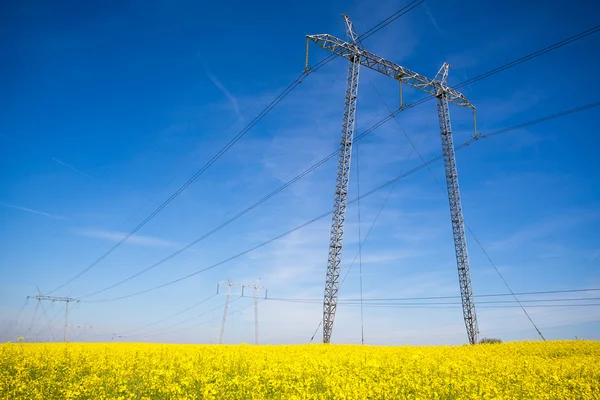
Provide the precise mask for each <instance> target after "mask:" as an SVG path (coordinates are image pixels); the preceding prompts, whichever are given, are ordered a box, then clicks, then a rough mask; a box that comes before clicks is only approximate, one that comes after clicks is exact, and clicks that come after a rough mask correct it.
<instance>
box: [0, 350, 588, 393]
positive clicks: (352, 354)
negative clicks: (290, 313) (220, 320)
mask: <svg viewBox="0 0 600 400" xmlns="http://www.w3.org/2000/svg"><path fill="white" fill-rule="evenodd" d="M0 398H2V399H558V400H562V399H600V342H590V341H553V342H525V343H505V344H486V345H477V346H466V345H465V346H440V347H433V346H432V347H408V346H401V347H373V346H359V345H297V346H252V345H231V346H219V345H158V344H129V343H102V344H100V343H99V344H83V343H70V344H59V343H48V344H29V343H6V344H1V345H0Z"/></svg>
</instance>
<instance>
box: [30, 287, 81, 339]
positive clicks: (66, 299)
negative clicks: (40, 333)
mask: <svg viewBox="0 0 600 400" xmlns="http://www.w3.org/2000/svg"><path fill="white" fill-rule="evenodd" d="M38 293H39V289H38ZM27 298H28V299H36V300H37V301H38V303H37V304H36V307H35V312H37V306H38V305H39V304H40V302H41V301H52V302H55V301H64V302H66V303H67V304H66V308H65V332H64V336H63V339H64V341H65V342H66V341H67V328H68V323H69V303H71V302H77V303H79V300H76V299H72V298H70V297H55V296H44V295H42V294H38V295H37V296H27ZM35 312H34V319H35ZM31 325H33V320H32V321H31ZM29 330H31V326H30V327H29Z"/></svg>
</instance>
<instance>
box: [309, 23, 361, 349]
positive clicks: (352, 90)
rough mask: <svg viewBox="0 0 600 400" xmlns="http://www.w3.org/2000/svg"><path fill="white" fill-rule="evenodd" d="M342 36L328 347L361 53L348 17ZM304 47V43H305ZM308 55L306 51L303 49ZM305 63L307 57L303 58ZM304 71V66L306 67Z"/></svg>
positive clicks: (328, 285) (329, 264) (326, 306)
mask: <svg viewBox="0 0 600 400" xmlns="http://www.w3.org/2000/svg"><path fill="white" fill-rule="evenodd" d="M344 21H345V23H346V34H347V36H348V38H349V39H350V40H351V42H352V43H351V44H348V46H350V48H351V49H352V52H351V53H349V57H347V58H348V77H347V81H346V97H345V100H344V117H343V119H342V134H341V138H340V151H339V156H338V166H337V176H336V180H335V193H334V197H333V213H332V216H331V231H330V234H329V254H328V257H327V273H326V276H325V296H324V301H323V342H324V343H329V342H330V340H331V331H332V329H333V321H334V319H335V311H336V309H337V299H338V292H339V289H340V269H341V263H342V243H343V240H344V223H345V222H346V204H347V202H348V182H349V179H350V160H351V158H352V142H353V140H354V121H355V119H356V100H357V97H358V73H359V67H360V62H359V58H360V57H357V56H356V54H358V52H359V50H360V49H362V45H361V43H360V42H359V41H358V40H357V39H358V35H357V34H356V31H355V30H354V27H353V25H352V22H351V21H350V19H349V18H348V16H346V15H344ZM307 44H308V43H307ZM307 51H308V47H307ZM307 63H308V54H307ZM306 67H307V69H308V64H307V66H306Z"/></svg>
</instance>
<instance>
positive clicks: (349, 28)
mask: <svg viewBox="0 0 600 400" xmlns="http://www.w3.org/2000/svg"><path fill="white" fill-rule="evenodd" d="M343 17H344V21H345V23H346V34H347V36H348V39H349V40H348V41H344V40H342V39H339V38H337V37H335V36H332V35H329V34H318V35H307V37H306V38H307V46H306V69H308V68H309V67H308V43H309V41H312V42H314V43H316V44H317V45H318V46H319V47H321V48H323V49H325V50H327V51H329V52H331V53H333V54H335V55H338V56H340V57H344V58H346V59H347V60H348V80H347V83H346V98H345V103H344V118H343V123H342V139H341V143H340V153H339V158H338V172H337V179H336V188H335V197H334V207H333V213H332V224H331V234H330V240H329V255H328V261H327V273H326V282H325V297H324V300H323V342H324V343H329V342H330V340H331V334H332V329H333V321H334V318H335V312H336V309H337V299H338V292H339V286H340V280H339V277H340V269H341V261H342V242H343V235H344V229H343V228H344V222H345V215H346V203H347V197H348V181H349V173H350V159H351V150H352V141H353V134H354V121H355V116H356V100H357V95H358V69H359V65H362V66H364V67H367V68H369V69H372V70H374V71H377V72H379V73H382V74H384V75H387V76H389V77H391V78H393V79H396V80H397V81H399V82H400V93H402V84H407V85H409V86H412V87H414V88H417V89H419V90H421V91H423V92H425V93H428V94H430V95H432V96H435V97H436V99H437V107H438V117H439V123H440V135H441V138H442V150H443V152H444V167H445V171H446V184H447V186H448V200H449V203H450V215H451V220H452V231H453V236H454V247H455V255H456V262H457V267H458V275H459V285H460V291H461V298H462V304H463V317H464V320H465V326H466V328H467V336H468V338H469V343H471V344H474V343H476V342H477V336H478V328H477V317H476V315H475V304H474V301H473V289H472V285H471V272H470V269H469V259H468V252H467V241H466V236H465V231H464V223H463V216H462V206H461V200H460V191H459V186H458V173H457V169H456V158H455V155H454V144H453V138H452V129H451V124H450V113H449V111H448V103H453V104H455V105H458V106H461V107H468V108H471V109H472V110H473V122H474V124H473V125H474V135H475V137H477V128H476V126H475V121H476V119H475V106H473V105H472V104H471V103H470V102H469V100H467V99H466V98H465V96H464V95H463V94H462V93H460V92H458V91H457V90H455V89H453V88H450V87H448V86H447V79H448V64H447V63H444V65H443V66H442V69H441V70H440V71H439V72H438V74H437V75H436V77H435V79H430V78H427V77H426V76H423V75H421V74H418V73H416V72H414V71H412V70H410V69H408V68H405V67H403V66H401V65H398V64H396V63H394V62H392V61H389V60H386V59H385V58H383V57H380V56H378V55H376V54H373V53H371V52H368V51H366V50H365V49H364V47H363V45H362V43H361V42H360V38H359V36H358V35H357V34H356V31H355V30H354V27H353V25H352V23H351V22H350V18H349V17H348V16H347V15H343ZM400 102H401V104H400V106H401V107H402V98H401V100H400Z"/></svg>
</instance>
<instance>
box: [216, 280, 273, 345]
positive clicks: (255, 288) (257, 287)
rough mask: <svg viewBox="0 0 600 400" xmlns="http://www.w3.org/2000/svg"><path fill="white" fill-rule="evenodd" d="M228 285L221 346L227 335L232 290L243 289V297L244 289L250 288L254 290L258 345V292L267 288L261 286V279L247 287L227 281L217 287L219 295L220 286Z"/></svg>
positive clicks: (255, 332) (256, 339)
mask: <svg viewBox="0 0 600 400" xmlns="http://www.w3.org/2000/svg"><path fill="white" fill-rule="evenodd" d="M220 285H226V286H227V297H226V298H225V308H224V309H223V322H222V323H221V334H220V336H219V344H223V335H224V334H225V323H226V321H227V311H228V309H229V298H230V297H231V288H232V287H234V286H236V287H241V288H242V296H243V295H244V289H245V288H249V289H253V290H254V293H253V297H254V341H255V343H256V344H258V291H259V290H260V289H264V288H265V287H264V286H262V285H261V284H260V279H258V280H257V281H256V283H255V284H254V285H245V284H242V283H234V282H231V280H229V279H227V280H226V281H222V282H219V284H218V285H217V294H218V293H219V286H220ZM265 297H266V292H265Z"/></svg>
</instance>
